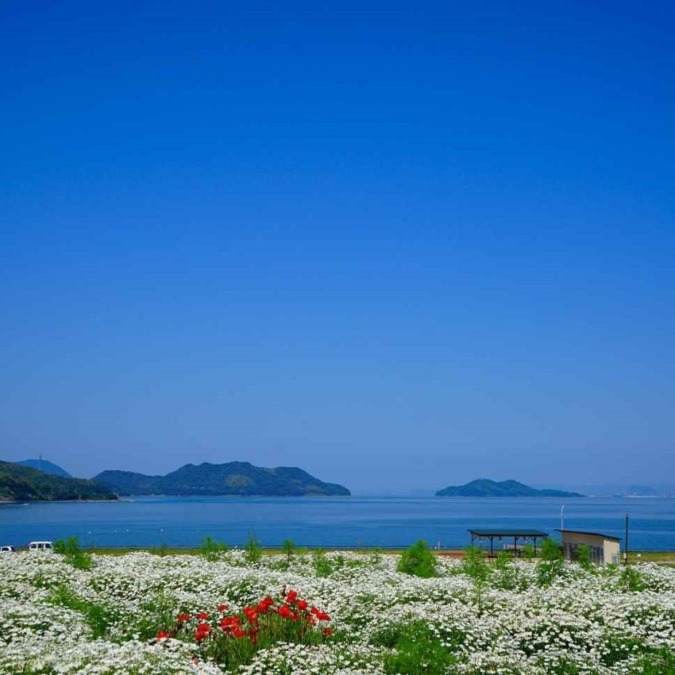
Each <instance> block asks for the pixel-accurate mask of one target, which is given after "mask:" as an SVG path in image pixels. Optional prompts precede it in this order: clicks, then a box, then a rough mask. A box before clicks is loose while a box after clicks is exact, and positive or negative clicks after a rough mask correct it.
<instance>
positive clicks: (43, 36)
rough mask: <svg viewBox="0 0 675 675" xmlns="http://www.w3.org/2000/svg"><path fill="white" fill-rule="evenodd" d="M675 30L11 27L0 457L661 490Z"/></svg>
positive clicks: (490, 7) (2, 110)
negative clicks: (248, 465) (640, 485)
mask: <svg viewBox="0 0 675 675" xmlns="http://www.w3.org/2000/svg"><path fill="white" fill-rule="evenodd" d="M674 30H675V5H673V3H671V2H662V3H653V2H647V3H635V2H630V3H629V2H591V3H580V2H579V3H542V2H540V1H537V2H534V1H533V2H516V3H510V2H508V3H507V2H497V1H493V2H475V3H467V2H461V3H460V2H396V1H389V2H386V3H385V2H381V3H373V2H368V1H367V0H365V1H364V0H360V1H359V2H351V1H344V0H343V1H340V2H337V1H336V2H317V1H316V0H314V1H312V2H274V3H267V2H256V1H255V0H246V1H241V2H239V1H228V2H216V1H213V2H190V3H188V2H171V1H169V2H167V1H162V2H141V3H139V2H120V1H118V2H114V3H95V2H94V3H91V2H68V1H67V0H66V1H65V2H58V3H53V2H50V3H47V2H18V1H15V2H3V3H2V5H1V7H0V63H1V64H2V65H1V66H0V68H1V74H2V80H1V81H2V87H0V148H1V149H2V152H1V157H0V221H1V223H0V224H1V225H2V228H1V230H0V242H1V246H2V265H1V267H0V297H1V299H2V312H1V314H0V358H1V362H2V367H1V369H0V387H1V389H2V392H3V404H2V406H0V455H1V457H2V458H3V459H7V460H19V459H23V458H26V457H35V456H37V455H38V454H39V453H42V455H43V456H44V457H45V458H46V459H50V460H52V461H54V462H56V463H57V464H60V465H61V466H63V467H64V468H66V469H67V470H69V471H71V472H72V473H75V474H77V475H81V476H92V475H94V474H95V473H98V472H99V471H101V470H103V469H127V470H139V471H144V472H149V473H165V472H166V471H169V470H173V469H175V468H178V467H179V466H180V465H182V464H184V463H187V462H193V463H199V462H202V461H211V462H226V461H231V460H248V461H250V462H252V463H254V464H258V465H262V466H279V465H284V466H288V465H290V466H294V465H295V466H300V467H302V468H304V469H306V470H308V471H310V472H311V473H313V474H315V475H317V476H318V477H319V478H322V479H324V480H329V481H335V482H340V483H343V484H345V485H347V486H348V487H350V488H351V489H352V490H353V491H354V492H365V491H392V492H403V491H406V490H409V489H423V490H436V489H439V488H442V487H445V486H446V485H449V484H458V483H463V482H465V481H467V480H470V479H473V478H476V477H479V476H484V477H492V478H495V479H504V478H516V479H519V480H522V481H524V482H527V483H531V484H535V485H546V484H560V483H565V482H570V483H573V482H574V483H584V482H586V483H597V482H612V481H616V482H647V483H649V482H652V483H654V482H661V481H663V480H664V478H669V477H671V476H673V475H675V424H674V417H673V411H674V410H675V271H674V260H675V222H674V215H675V208H674V207H675V80H674V79H673V66H674V61H675V47H674V44H675V43H674V42H673V38H672V36H673V31H674Z"/></svg>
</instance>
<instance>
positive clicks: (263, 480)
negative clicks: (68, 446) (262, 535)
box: [94, 462, 350, 497]
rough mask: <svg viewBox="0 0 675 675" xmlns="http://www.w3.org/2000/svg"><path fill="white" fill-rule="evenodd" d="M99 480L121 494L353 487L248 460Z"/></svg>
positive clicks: (342, 491)
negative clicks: (157, 474)
mask: <svg viewBox="0 0 675 675" xmlns="http://www.w3.org/2000/svg"><path fill="white" fill-rule="evenodd" d="M94 480H96V481H98V482H100V483H103V484H104V485H107V486H108V487H109V488H110V489H111V490H114V491H115V492H116V493H117V494H118V495H185V496H187V495H194V496H197V495H201V496H216V495H238V496H271V497H302V496H312V495H316V496H347V495H349V494H350V492H349V490H348V489H347V488H345V487H343V486H342V485H337V484H335V483H324V482H323V481H320V480H319V479H318V478H314V476H310V474H308V473H307V472H306V471H303V470H302V469H298V468H295V467H278V468H275V469H267V468H263V467H258V466H253V464H249V463H248V462H229V463H226V464H209V463H204V464H200V465H198V466H196V465H194V464H186V465H185V466H182V467H181V468H180V469H177V470H176V471H173V472H171V473H169V474H167V475H166V476H146V475H144V474H141V473H134V472H131V471H103V472H102V473H100V474H98V476H96V477H95V479H94Z"/></svg>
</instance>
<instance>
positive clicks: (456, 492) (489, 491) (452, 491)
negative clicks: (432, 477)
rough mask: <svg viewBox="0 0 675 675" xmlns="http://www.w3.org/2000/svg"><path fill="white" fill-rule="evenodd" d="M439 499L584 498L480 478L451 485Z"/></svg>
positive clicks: (512, 482)
mask: <svg viewBox="0 0 675 675" xmlns="http://www.w3.org/2000/svg"><path fill="white" fill-rule="evenodd" d="M436 496H437V497H583V495H582V494H579V493H578V492H566V491H565V490H536V489H535V488H532V487H530V486H529V485H524V484H523V483H519V482H518V481H516V480H504V481H501V482H496V481H493V480H489V479H488V478H478V479H477V480H473V481H471V482H470V483H466V484H465V485H450V486H449V487H446V488H444V489H443V490H439V491H438V492H437V493H436Z"/></svg>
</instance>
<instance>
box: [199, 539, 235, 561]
mask: <svg viewBox="0 0 675 675" xmlns="http://www.w3.org/2000/svg"><path fill="white" fill-rule="evenodd" d="M228 550H229V546H228V545H227V544H226V543H225V542H224V541H222V542H220V541H216V540H215V539H212V538H211V537H204V538H203V539H202V545H201V551H200V552H201V554H202V555H203V556H204V558H206V559H207V560H208V561H209V562H213V561H215V560H218V558H219V557H220V555H221V554H222V553H226V552H227V551H228Z"/></svg>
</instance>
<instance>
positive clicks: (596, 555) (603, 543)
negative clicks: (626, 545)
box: [558, 530, 621, 565]
mask: <svg viewBox="0 0 675 675" xmlns="http://www.w3.org/2000/svg"><path fill="white" fill-rule="evenodd" d="M558 532H560V534H561V536H562V545H563V554H564V556H565V560H577V558H578V549H579V546H581V545H583V544H585V545H586V546H588V548H589V549H590V551H591V562H594V563H596V564H597V565H607V564H612V565H618V564H619V561H620V559H621V558H620V556H621V546H620V542H621V539H620V538H619V537H612V536H610V535H608V534H600V533H599V532H580V531H579V530H558Z"/></svg>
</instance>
